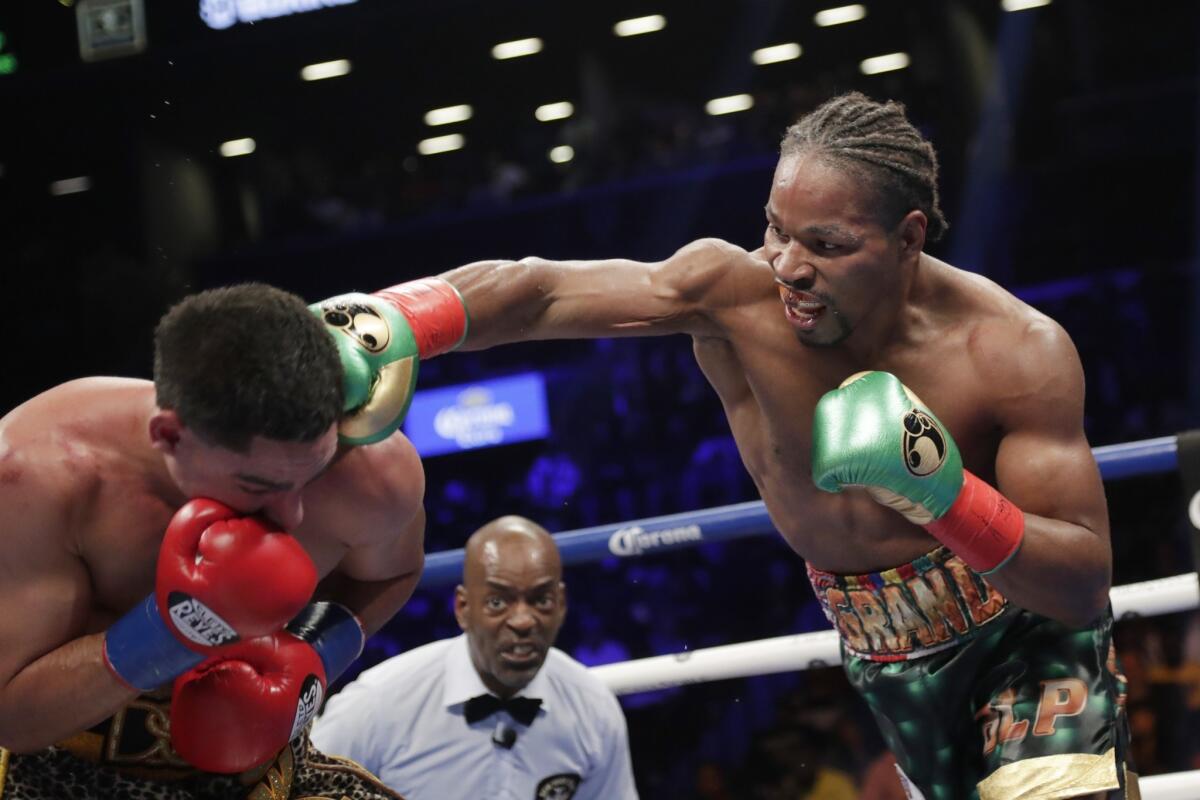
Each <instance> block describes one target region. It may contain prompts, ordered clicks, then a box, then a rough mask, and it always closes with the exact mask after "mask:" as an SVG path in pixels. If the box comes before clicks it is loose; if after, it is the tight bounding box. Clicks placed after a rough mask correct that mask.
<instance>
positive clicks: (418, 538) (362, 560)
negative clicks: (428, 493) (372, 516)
mask: <svg viewBox="0 0 1200 800" xmlns="http://www.w3.org/2000/svg"><path fill="white" fill-rule="evenodd" d="M389 527H390V530H391V533H390V534H389V535H388V536H386V537H383V538H381V539H380V540H379V541H376V542H372V543H369V544H368V543H364V544H361V545H358V546H356V547H351V548H350V549H349V550H348V551H347V552H346V555H345V557H344V558H343V559H342V561H341V563H340V564H338V571H339V572H341V573H342V574H344V575H345V576H346V577H348V578H352V579H354V580H357V581H382V580H391V579H394V578H402V577H404V576H408V575H414V574H415V575H417V576H419V575H420V573H421V569H422V567H423V566H424V565H425V511H424V509H418V510H417V513H415V514H414V515H412V516H411V517H410V518H409V519H408V520H407V521H406V522H405V523H403V524H402V525H396V524H394V523H393V524H392V525H391V526H389Z"/></svg>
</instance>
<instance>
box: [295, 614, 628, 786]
mask: <svg viewBox="0 0 1200 800" xmlns="http://www.w3.org/2000/svg"><path fill="white" fill-rule="evenodd" d="M487 693H488V690H487V687H486V686H484V684H483V680H482V679H481V678H480V677H479V673H477V672H476V671H475V667H474V666H473V665H472V663H471V656H470V653H469V651H468V649H467V637H466V634H463V635H462V636H458V637H456V638H453V639H443V640H441V641H437V642H432V643H430V644H427V645H424V646H423V647H418V648H417V649H415V650H411V651H409V652H407V653H404V654H402V655H399V656H396V657H394V658H390V659H388V660H387V661H384V662H383V663H382V664H378V665H376V666H374V667H372V668H371V669H368V670H366V671H365V672H363V673H362V674H361V675H359V676H358V678H357V679H356V680H354V681H353V682H352V683H350V684H348V685H347V686H346V687H345V688H344V689H342V691H340V692H339V693H337V694H335V695H334V696H333V697H331V698H330V699H329V703H328V704H327V705H326V708H325V711H324V713H323V714H322V715H321V716H320V718H318V720H317V723H316V725H315V726H314V728H313V731H312V740H313V744H315V745H316V746H317V748H318V749H320V750H321V751H323V752H325V753H329V754H332V755H341V756H345V757H347V758H351V759H353V760H355V761H357V762H359V763H360V764H362V765H363V766H365V767H366V768H367V769H369V770H371V772H373V773H375V775H377V776H378V777H379V779H380V780H382V781H383V782H384V783H386V784H387V785H388V786H390V787H392V788H393V789H395V790H396V791H398V792H400V794H402V795H404V796H405V798H407V800H568V799H570V800H592V798H597V799H599V798H604V799H605V800H625V798H637V790H636V789H635V788H634V784H633V769H632V765H631V762H630V757H629V736H628V733H627V731H626V726H625V715H624V714H623V713H622V711H621V706H620V704H619V703H618V702H617V698H616V697H615V696H614V695H613V693H612V692H611V691H610V690H609V689H608V687H607V686H605V685H604V684H603V683H601V682H600V680H599V679H597V678H596V677H594V676H593V675H592V674H591V673H589V672H588V671H587V668H586V667H584V666H583V665H582V664H580V663H579V662H578V661H576V660H575V659H573V658H571V657H570V656H568V655H567V654H566V653H564V652H562V651H561V650H559V649H557V648H553V647H552V648H550V652H549V653H548V654H547V656H546V661H545V663H544V664H543V665H542V668H541V669H540V670H538V673H537V675H535V676H534V678H533V680H532V681H530V683H529V685H528V686H526V687H525V689H524V690H522V691H521V692H519V693H518V694H519V695H523V696H528V697H537V698H541V700H542V706H541V708H540V709H539V710H538V715H537V719H535V720H534V721H533V724H531V725H530V726H529V727H528V728H526V727H525V726H524V725H521V724H520V723H519V722H516V721H515V720H513V719H512V717H510V716H509V715H508V713H507V712H504V711H500V712H497V713H496V714H494V715H493V716H491V717H488V718H487V719H484V720H480V721H479V722H476V723H474V724H471V725H468V724H467V721H466V719H465V718H464V716H463V705H464V704H465V703H466V701H467V700H469V699H471V698H472V697H475V696H476V695H480V694H487ZM502 724H503V725H507V726H508V727H510V728H512V729H513V730H514V731H516V734H517V739H516V742H515V743H514V744H513V746H512V748H511V749H506V748H504V747H501V746H500V745H498V744H496V743H494V742H493V735H494V734H495V733H496V732H497V726H498V725H502Z"/></svg>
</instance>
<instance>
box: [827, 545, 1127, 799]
mask: <svg viewBox="0 0 1200 800" xmlns="http://www.w3.org/2000/svg"><path fill="white" fill-rule="evenodd" d="M809 577H810V579H811V580H812V583H813V587H814V589H815V590H816V593H817V597H818V599H820V601H821V603H822V605H823V606H824V608H825V612H826V615H827V616H828V617H829V619H830V621H831V622H832V623H833V625H834V626H835V627H836V628H837V629H838V631H839V632H840V633H841V636H842V651H843V661H844V664H845V669H846V674H847V675H848V676H849V678H850V682H851V683H852V684H853V685H854V687H855V689H856V690H857V691H858V692H859V694H860V695H862V697H863V698H864V699H865V700H866V702H867V705H868V706H869V707H870V708H871V711H872V713H873V714H874V716H875V719H876V721H877V722H878V724H879V727H880V730H881V731H882V733H883V736H884V739H885V741H886V742H887V745H888V747H889V748H890V749H891V750H892V752H893V753H894V754H895V756H896V762H897V766H898V768H899V769H900V771H901V782H902V783H903V784H904V787H905V790H906V791H907V792H908V796H909V797H910V798H914V799H915V800H1051V799H1052V798H1053V799H1055V800H1057V798H1068V797H1081V796H1083V797H1088V796H1091V795H1093V794H1097V793H1102V792H1107V793H1108V794H1106V795H1105V796H1107V797H1110V798H1125V799H1126V800H1130V799H1132V800H1136V799H1137V798H1138V797H1139V795H1138V791H1137V776H1136V775H1135V774H1134V772H1133V767H1132V765H1131V764H1130V761H1129V758H1130V756H1129V729H1128V723H1127V721H1126V718H1125V709H1124V705H1125V679H1124V677H1123V676H1122V675H1121V674H1120V672H1119V670H1118V666H1117V662H1116V653H1115V650H1114V649H1113V645H1112V622H1113V620H1112V612H1111V610H1106V611H1105V613H1104V614H1102V615H1101V616H1100V618H1098V619H1097V620H1096V621H1095V622H1094V623H1093V624H1092V625H1090V626H1088V627H1084V628H1070V627H1067V626H1066V625H1063V624H1062V623H1059V622H1055V621H1054V620H1051V619H1048V618H1046V617H1043V616H1040V615H1038V614H1034V613H1031V612H1029V611H1025V610H1024V609H1020V608H1017V607H1016V606H1013V605H1012V604H1010V603H1009V602H1008V601H1007V600H1006V599H1005V598H1004V597H1003V596H1002V595H1000V593H999V592H998V591H997V590H996V589H995V588H994V587H993V586H991V585H990V584H989V583H988V582H987V581H986V580H985V579H984V578H983V577H981V576H980V575H977V574H976V573H974V572H973V571H972V570H971V569H970V568H969V567H967V566H966V564H964V563H963V562H962V560H961V559H960V558H958V557H957V556H955V555H954V554H953V553H951V552H950V551H948V550H946V549H945V548H942V547H939V548H938V549H936V550H934V551H933V552H931V553H929V554H928V555H926V556H922V557H921V558H918V559H917V560H915V561H913V562H912V563H911V564H905V565H903V566H902V567H898V568H896V569H891V570H886V571H884V572H881V573H873V574H869V575H832V574H830V573H827V572H821V571H820V570H815V569H812V568H809Z"/></svg>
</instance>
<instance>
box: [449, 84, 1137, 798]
mask: <svg viewBox="0 0 1200 800" xmlns="http://www.w3.org/2000/svg"><path fill="white" fill-rule="evenodd" d="M937 177H938V175H937V156H936V154H935V152H934V149H933V147H932V145H931V144H930V143H929V142H928V141H926V140H925V138H924V137H923V136H922V135H921V133H920V131H919V130H917V128H916V127H914V126H913V125H912V123H911V122H910V121H909V120H908V119H907V117H906V116H905V113H904V108H903V106H901V105H899V104H896V103H877V102H874V101H872V100H870V99H868V98H866V97H864V96H862V95H860V94H849V95H844V96H842V97H837V98H834V99H832V100H830V101H829V102H827V103H825V104H823V105H822V106H821V107H820V108H817V109H816V110H814V111H813V112H811V113H810V114H808V115H806V116H805V117H804V118H803V119H801V120H800V121H799V122H797V123H796V124H795V125H793V126H791V127H790V128H789V129H788V131H787V133H786V135H785V136H784V138H783V140H782V142H781V146H780V158H779V162H778V165H777V167H776V170H775V175H774V178H773V180H772V181H771V185H770V187H769V188H770V192H769V196H768V197H767V198H766V201H767V202H766V207H765V212H766V220H765V225H764V237H763V242H762V246H761V247H758V248H757V249H753V250H745V249H743V248H742V247H739V246H737V245H735V244H730V243H727V242H723V241H719V240H716V239H702V240H699V241H695V242H692V243H690V244H687V245H684V246H683V247H681V248H680V249H679V250H678V251H677V252H675V253H674V254H673V255H671V256H669V257H667V258H666V259H664V260H662V261H658V262H653V263H643V262H637V261H631V260H626V259H618V258H613V259H606V260H601V261H549V260H545V259H540V258H526V259H522V260H520V261H484V262H479V263H476V264H469V265H466V266H464V267H460V268H459V269H456V270H452V271H450V272H447V273H445V274H443V275H442V276H441V277H442V278H443V279H444V280H446V281H447V282H449V283H451V284H453V285H454V287H455V288H457V289H458V290H459V292H460V293H461V295H462V297H463V299H464V301H465V303H466V305H467V307H468V308H470V310H471V329H470V332H469V333H468V336H467V340H466V341H465V342H464V343H463V345H462V347H463V349H467V350H473V349H480V348H485V347H490V346H492V345H497V344H502V343H505V342H512V341H532V340H543V339H555V338H579V337H612V336H635V335H664V334H678V333H683V334H688V335H690V336H691V337H692V340H693V348H694V351H695V354H696V358H697V360H698V361H699V363H700V367H701V369H702V370H703V372H704V374H705V376H706V377H707V378H708V380H709V381H710V382H711V383H712V385H713V387H714V388H715V389H716V391H717V393H718V394H719V395H720V398H721V403H722V405H723V406H724V409H725V411H726V414H727V416H728V419H729V423H730V428H731V429H732V432H733V436H734V439H735V440H736V441H737V445H738V448H739V451H740V453H741V456H742V461H743V462H744V464H745V465H746V467H747V469H748V470H749V471H750V473H751V475H752V477H753V479H754V483H755V485H756V486H757V487H758V489H759V491H760V492H761V494H762V498H763V501H764V502H765V503H766V506H767V510H768V511H769V512H770V515H771V519H772V521H773V522H774V524H775V526H776V527H777V528H778V530H779V531H780V533H781V534H782V535H783V536H784V538H785V539H786V540H787V541H788V543H789V544H790V545H791V546H792V547H793V549H795V550H796V552H797V553H799V554H800V555H801V556H803V557H804V558H805V559H807V560H808V563H809V567H810V574H811V575H812V579H813V585H814V588H815V589H816V592H817V595H818V597H819V598H820V600H821V601H822V602H823V603H824V605H825V608H826V610H827V613H828V615H829V618H830V620H831V621H832V622H833V624H834V625H836V626H837V629H838V631H839V633H840V634H841V636H842V639H843V642H844V649H845V652H846V668H847V672H848V674H849V676H850V679H851V681H852V682H853V684H854V685H855V687H856V688H857V689H858V691H859V692H860V693H862V694H863V695H864V696H866V697H867V698H868V700H869V701H870V706H871V708H872V710H873V711H874V713H875V714H876V716H877V717H878V719H879V722H880V726H881V729H882V731H883V732H884V735H885V737H886V739H887V743H888V745H889V747H890V749H891V750H892V751H893V752H894V753H895V754H896V756H897V760H898V763H899V767H900V768H901V769H902V770H903V772H904V773H905V774H906V775H907V777H908V780H909V783H908V784H906V785H908V786H910V787H911V793H910V796H912V797H926V798H930V799H931V800H932V798H974V797H979V798H984V799H985V800H989V799H990V798H1010V797H1015V796H1020V797H1056V798H1063V797H1085V796H1087V797H1090V796H1096V795H1097V794H1100V795H1102V796H1112V797H1122V798H1124V797H1136V796H1137V793H1136V778H1135V777H1134V776H1133V775H1132V771H1133V767H1132V765H1131V764H1130V762H1129V758H1128V754H1129V741H1128V725H1127V724H1126V720H1125V718H1124V714H1123V711H1122V698H1123V682H1122V680H1120V679H1119V678H1118V677H1117V676H1116V675H1115V674H1114V671H1113V670H1112V669H1110V661H1109V658H1108V656H1109V654H1110V652H1111V625H1112V618H1111V614H1110V613H1109V611H1108V610H1107V601H1108V591H1109V588H1110V578H1111V575H1110V572H1111V562H1112V553H1111V549H1110V546H1109V538H1108V537H1109V531H1108V516H1107V510H1106V507H1105V500H1104V490H1103V486H1102V484H1101V481H1100V477H1099V472H1098V470H1097V468H1096V463H1095V460H1094V459H1093V458H1092V454H1091V451H1090V449H1089V447H1088V442H1087V439H1086V437H1085V435H1084V430H1083V394H1084V380H1083V370H1082V368H1081V367H1080V362H1079V357H1078V355H1077V354H1076V352H1075V348H1074V346H1073V345H1072V343H1071V340H1070V338H1069V337H1068V336H1067V334H1066V333H1065V332H1064V331H1063V329H1062V328H1061V327H1060V326H1058V325H1057V324H1056V323H1055V322H1053V321H1052V320H1050V319H1048V318H1047V317H1046V316H1044V315H1043V314H1041V313H1039V312H1038V311H1036V310H1035V309H1033V308H1030V307H1029V306H1027V305H1025V304H1024V303H1022V302H1021V301H1020V300H1018V299H1017V298H1015V297H1013V296H1012V295H1011V294H1009V293H1008V292H1006V291H1004V290H1003V289H1001V288H1000V287H999V286H996V285H995V284H993V283H991V282H989V281H987V280H985V279H983V278H981V277H979V276H977V275H973V274H970V273H969V272H964V271H962V270H959V269H955V268H954V267H953V266H951V265H949V264H946V263H944V262H942V261H939V260H938V259H936V258H933V257H932V256H930V255H928V254H926V253H924V252H923V249H924V245H925V242H926V238H927V237H928V238H929V239H930V240H936V239H937V238H938V237H939V236H940V235H941V234H942V233H943V232H944V231H945V229H946V221H945V219H944V217H943V215H942V212H941V209H940V208H939V204H938V194H937V191H938V188H937ZM860 372H870V373H871V376H872V377H867V378H861V379H859V380H855V381H851V382H850V383H848V384H847V385H846V386H845V387H844V388H842V389H840V390H839V387H840V386H841V384H842V383H843V381H845V380H847V379H848V378H850V377H851V376H854V375H856V374H857V373H860ZM827 393H831V394H827ZM822 397H827V399H826V400H822ZM914 687H919V688H920V692H919V693H918V692H914ZM1039 709H1040V710H1039Z"/></svg>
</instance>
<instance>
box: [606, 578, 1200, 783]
mask: <svg viewBox="0 0 1200 800" xmlns="http://www.w3.org/2000/svg"><path fill="white" fill-rule="evenodd" d="M1109 598H1110V600H1111V601H1112V607H1113V616H1114V617H1115V618H1116V619H1118V620H1121V619H1129V618H1131V617H1152V616H1157V615H1159V614H1171V613H1173V612H1176V611H1190V610H1192V609H1195V608H1197V607H1198V606H1200V578H1198V577H1197V575H1196V573H1195V572H1189V573H1186V574H1183V575H1174V576H1172V577H1170V578H1158V579H1157V580H1152V581H1145V582H1144V583H1130V584H1127V585H1125V586H1115V587H1113V590H1112V592H1111V594H1110V595H1109ZM841 660H842V659H841V653H840V651H839V648H838V635H837V632H836V631H833V630H828V631H820V632H817V633H799V634H793V635H791V636H776V637H774V638H771V639H759V640H758V641H754V642H740V643H738V644H726V645H721V646H719V647H705V648H703V649H700V650H686V651H684V652H682V653H674V654H672V655H666V656H653V657H651V658H639V659H635V660H633V661H623V662H618V663H615V664H604V665H602V666H599V667H592V670H591V671H592V673H593V674H594V675H595V676H596V677H598V678H600V680H602V681H604V682H605V683H606V684H607V685H608V687H609V688H610V689H612V690H613V692H615V693H616V694H633V693H634V692H646V691H650V690H653V689H665V688H668V687H670V686H681V685H683V684H687V683H707V682H708V681H719V680H726V679H728V678H747V677H751V676H754V675H770V674H772V673H776V672H793V671H795V670H802V669H815V668H818V667H830V666H834V665H836V664H840V663H841ZM1197 797H1198V798H1200V794H1198V795H1197Z"/></svg>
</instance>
